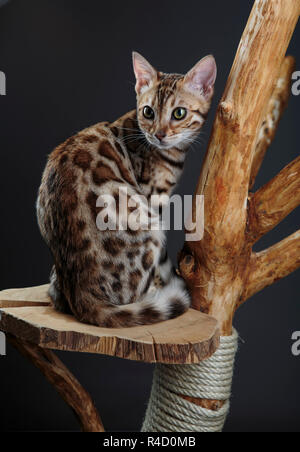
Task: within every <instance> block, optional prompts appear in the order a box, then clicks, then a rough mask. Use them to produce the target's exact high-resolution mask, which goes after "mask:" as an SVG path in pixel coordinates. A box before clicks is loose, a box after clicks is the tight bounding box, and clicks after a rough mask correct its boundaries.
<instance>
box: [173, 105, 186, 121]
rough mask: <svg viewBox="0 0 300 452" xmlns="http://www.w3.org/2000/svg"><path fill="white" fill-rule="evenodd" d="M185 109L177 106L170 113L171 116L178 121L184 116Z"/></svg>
mask: <svg viewBox="0 0 300 452" xmlns="http://www.w3.org/2000/svg"><path fill="white" fill-rule="evenodd" d="M186 114H187V111H186V108H183V107H178V108H175V110H174V111H173V113H172V118H173V119H176V121H180V120H181V119H184V118H185V117H186Z"/></svg>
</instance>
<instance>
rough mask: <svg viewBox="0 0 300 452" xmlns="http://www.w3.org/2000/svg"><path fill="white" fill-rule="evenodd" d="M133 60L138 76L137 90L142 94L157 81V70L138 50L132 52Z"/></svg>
mask: <svg viewBox="0 0 300 452" xmlns="http://www.w3.org/2000/svg"><path fill="white" fill-rule="evenodd" d="M132 61H133V70H134V73H135V78H136V85H135V91H136V93H137V94H142V93H143V92H144V91H146V90H147V89H149V88H151V86H152V85H153V84H154V83H155V82H156V81H157V71H156V70H155V69H154V67H152V66H151V64H150V63H148V61H147V60H146V59H145V58H144V57H143V56H142V55H140V54H139V53H137V52H132Z"/></svg>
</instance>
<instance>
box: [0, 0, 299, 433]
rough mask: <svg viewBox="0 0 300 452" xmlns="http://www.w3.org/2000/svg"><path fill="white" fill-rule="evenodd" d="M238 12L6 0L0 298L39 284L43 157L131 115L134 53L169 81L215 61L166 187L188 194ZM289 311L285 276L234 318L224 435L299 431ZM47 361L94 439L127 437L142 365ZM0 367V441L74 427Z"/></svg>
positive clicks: (10, 366)
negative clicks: (175, 185)
mask: <svg viewBox="0 0 300 452" xmlns="http://www.w3.org/2000/svg"><path fill="white" fill-rule="evenodd" d="M251 6H252V1H247V0H243V1H241V0H227V1H226V2H225V1H222V0H210V1H209V2H206V1H199V0H193V1H191V0H185V1H184V2H183V1H179V0H172V1H171V0H168V1H162V0H151V2H150V1H141V0H130V1H127V2H125V1H110V2H102V1H101V2H100V1H97V0H84V1H83V0H82V1H79V0H27V1H22V0H12V1H11V2H10V3H8V4H7V5H6V6H4V7H3V8H1V9H0V70H2V71H4V72H5V73H6V76H7V96H6V97H3V96H1V97H0V115H1V116H0V118H1V137H0V148H1V178H0V184H1V223H0V228H1V229H0V234H1V235H0V237H1V239H0V240H1V261H0V266H1V273H0V278H1V279H0V289H4V288H9V287H25V286H30V285H36V284H40V283H45V282H46V281H47V279H48V273H49V269H50V266H51V260H50V257H49V253H48V250H47V249H46V246H45V245H44V243H43V241H42V239H41V238H40V235H39V231H38V228H37V225H36V218H35V199H36V193H37V189H38V186H39V182H40V177H41V173H42V170H43V168H44V165H45V163H46V156H47V154H48V153H49V152H50V151H51V150H52V149H53V148H54V147H55V146H56V145H57V144H59V143H60V142H61V141H62V140H65V139H66V138H67V137H68V136H70V135H71V134H73V133H74V132H76V131H78V130H80V129H82V128H84V127H86V126H88V125H91V124H93V123H96V122H98V121H102V120H113V119H115V118H117V117H118V116H120V115H122V114H123V113H125V112H126V111H128V110H130V109H132V108H134V106H135V95H134V90H133V82H134V78H133V73H132V68H131V51H132V50H133V49H134V50H137V51H139V52H141V53H142V54H143V55H145V56H146V57H147V58H148V59H149V60H150V61H151V62H152V63H153V65H155V66H156V67H157V68H159V69H160V70H165V71H168V72H172V71H174V72H182V73H183V72H185V71H187V70H188V69H189V68H190V67H191V66H192V65H194V64H195V63H196V62H197V60H198V59H200V58H201V57H203V56H204V55H206V54H207V53H213V54H214V55H215V57H216V60H217V63H218V68H219V75H218V80H217V87H216V96H215V101H214V105H213V110H214V111H213V112H212V114H211V116H210V119H209V122H208V124H207V126H206V128H205V131H204V133H203V135H202V136H203V147H202V148H201V147H200V148H199V147H197V148H196V149H195V150H193V151H191V153H190V154H189V156H188V162H187V166H186V170H185V175H184V177H183V180H182V182H181V184H180V187H179V190H178V192H179V193H181V194H192V193H193V190H194V187H195V183H196V180H197V177H198V174H199V171H200V167H201V161H202V157H203V154H204V151H205V148H206V143H207V140H208V137H209V133H210V127H211V123H212V120H213V116H214V112H215V108H216V105H217V101H218V99H219V98H220V96H221V94H222V92H223V88H224V84H225V81H226V78H227V76H228V72H229V70H230V67H231V64H232V61H233V58H234V55H235V52H236V48H237V45H238V43H239V39H240V36H241V34H242V31H243V29H244V26H245V24H246V21H247V18H248V15H249V12H250V10H251ZM299 40H300V35H299V29H298V31H296V33H295V35H294V38H293V41H292V43H291V47H290V49H289V52H290V53H292V54H294V55H296V56H297V55H298V56H299V57H300V55H299ZM297 44H298V48H297ZM261 63H262V64H263V62H261ZM299 64H300V63H299ZM298 69H300V66H299V65H298ZM299 105H300V96H299V97H294V96H292V98H291V100H290V105H289V108H288V111H287V112H286V114H285V116H284V118H283V120H282V122H281V125H280V131H279V133H278V135H277V137H276V140H275V142H274V144H273V145H272V148H271V149H270V150H269V153H268V155H267V157H266V159H265V163H264V166H263V169H262V172H261V174H260V175H259V178H258V185H261V184H262V183H264V182H265V181H268V180H269V179H270V178H271V177H273V176H274V175H275V174H276V173H277V172H278V171H279V170H280V169H281V168H282V167H283V166H284V165H285V164H287V163H288V162H289V161H291V160H292V159H294V158H295V157H296V156H297V155H298V152H299V138H298V136H297V135H298V133H299V132H298V128H299V127H297V126H299ZM299 218H300V214H299V210H297V211H296V212H294V213H293V214H291V215H290V216H289V218H288V219H286V221H284V223H283V224H282V225H281V226H280V227H278V228H277V229H276V230H275V231H274V232H272V233H271V234H269V235H268V237H266V238H265V239H264V241H263V242H261V243H260V244H259V248H263V247H265V246H268V245H270V244H272V243H275V242H276V241H278V240H280V239H281V238H283V237H285V236H286V235H288V234H291V233H292V232H293V231H295V230H296V229H297V228H298V227H299ZM181 242H182V234H178V233H171V234H170V240H169V249H170V252H171V254H172V256H173V257H175V256H176V253H177V251H178V249H179V248H180V246H181ZM299 314H300V303H299V273H297V272H296V273H294V274H293V275H291V276H289V277H288V278H286V279H285V280H283V281H281V282H279V283H277V284H275V285H274V286H273V287H271V288H269V289H267V290H265V291H264V292H263V293H260V294H258V295H257V296H255V297H254V298H253V299H252V300H251V301H248V303H247V304H246V305H244V306H243V307H242V308H241V309H240V311H239V312H238V314H237V315H236V318H235V326H236V328H237V329H238V331H239V333H240V336H241V338H242V340H243V341H241V342H240V351H239V353H238V358H237V364H236V371H235V378H234V386H233V397H232V408H231V414H230V416H229V417H228V421H227V424H226V429H225V430H226V431H300V405H299V402H300V400H299V396H300V387H299V377H300V357H298V358H296V357H293V356H292V354H291V345H292V341H291V335H292V332H293V331H297V330H298V331H299V330H300V316H299ZM59 355H60V357H61V358H62V359H63V360H64V362H65V363H66V364H67V365H68V366H69V367H70V369H71V370H72V371H73V372H74V374H75V375H76V376H77V377H78V378H79V380H80V381H81V382H82V383H83V385H84V386H85V387H86V388H87V390H89V391H90V392H91V394H92V395H93V397H94V399H95V401H96V403H97V406H98V407H99V409H100V412H101V415H102V417H103V420H104V423H105V426H106V428H107V430H114V431H117V430H127V431H136V430H138V429H139V428H140V425H141V422H142V418H143V414H144V411H145V407H146V402H147V399H148V397H149V390H150V387H151V378H152V370H153V367H152V366H151V365H144V364H140V363H135V362H126V361H122V360H119V359H114V358H108V357H103V356H95V355H85V354H72V353H59ZM0 369H1V377H0V378H1V380H0V382H1V383H0V384H1V393H0V406H1V411H0V430H2V431H16V430H18V431H20V430H76V429H77V428H78V426H77V423H76V421H75V419H74V418H73V415H72V413H71V411H70V410H69V408H67V407H66V406H65V404H64V402H63V401H62V400H61V399H60V398H59V396H58V395H57V394H56V392H55V390H54V389H53V388H52V387H51V386H50V385H49V384H48V383H47V382H46V380H45V379H44V377H42V376H41V374H40V373H39V371H38V370H36V369H35V368H34V367H32V365H31V364H29V363H28V362H27V361H26V360H25V359H24V358H23V357H21V356H20V355H19V354H18V353H17V352H16V351H15V350H14V349H13V348H11V347H10V346H8V353H7V356H6V357H0Z"/></svg>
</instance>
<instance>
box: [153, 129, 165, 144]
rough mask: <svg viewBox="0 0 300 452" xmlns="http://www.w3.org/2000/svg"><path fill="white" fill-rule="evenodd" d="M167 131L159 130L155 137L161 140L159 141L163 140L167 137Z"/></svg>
mask: <svg viewBox="0 0 300 452" xmlns="http://www.w3.org/2000/svg"><path fill="white" fill-rule="evenodd" d="M166 135H167V134H166V132H165V131H164V130H160V131H159V132H157V133H156V134H155V137H156V138H157V139H158V140H159V141H161V140H163V139H164V138H165V137H166Z"/></svg>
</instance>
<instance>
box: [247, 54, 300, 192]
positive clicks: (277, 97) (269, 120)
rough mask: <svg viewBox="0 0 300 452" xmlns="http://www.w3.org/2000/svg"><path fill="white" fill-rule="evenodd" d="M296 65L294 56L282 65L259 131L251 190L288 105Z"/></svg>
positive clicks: (285, 60)
mask: <svg viewBox="0 0 300 452" xmlns="http://www.w3.org/2000/svg"><path fill="white" fill-rule="evenodd" d="M295 65H296V64H295V58H293V57H292V56H288V57H286V58H285V59H284V61H283V64H282V65H281V68H280V73H279V77H278V79H277V83H276V87H275V89H274V91H273V93H272V96H271V99H270V101H269V103H268V107H267V112H266V115H265V118H264V120H263V123H262V125H261V127H260V131H259V136H258V142H257V144H256V149H255V153H254V158H253V163H252V168H251V175H250V185H249V188H250V190H251V188H252V187H253V185H254V183H255V179H256V176H257V174H258V172H259V170H260V167H261V165H262V162H263V160H264V157H265V154H266V152H267V149H268V147H269V146H270V144H271V143H272V141H273V139H274V137H275V134H276V130H277V127H278V124H279V122H280V119H281V117H282V114H283V112H284V110H285V108H286V106H287V104H288V100H289V97H290V92H291V84H292V74H293V72H294V71H295Z"/></svg>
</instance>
